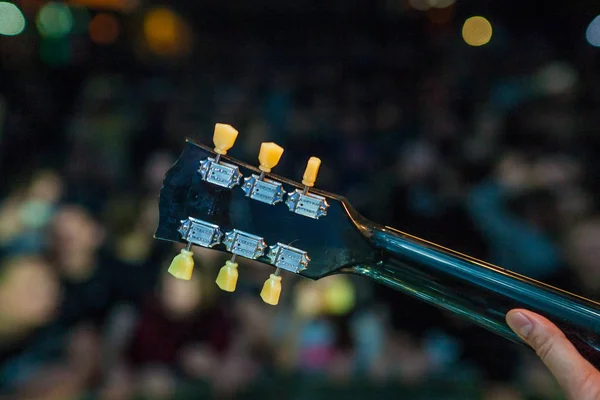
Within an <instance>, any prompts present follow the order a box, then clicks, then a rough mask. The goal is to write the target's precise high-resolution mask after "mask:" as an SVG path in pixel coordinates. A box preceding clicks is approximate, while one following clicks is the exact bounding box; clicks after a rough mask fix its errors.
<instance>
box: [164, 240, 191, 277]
mask: <svg viewBox="0 0 600 400" xmlns="http://www.w3.org/2000/svg"><path fill="white" fill-rule="evenodd" d="M193 255H194V253H193V252H192V251H190V249H189V246H188V248H187V249H182V250H181V253H179V254H177V255H176V256H175V258H173V261H171V265H170V266H169V269H168V271H169V273H170V274H171V275H173V276H174V277H175V278H177V279H184V280H186V281H189V280H190V279H192V272H193V271H194V258H193Z"/></svg>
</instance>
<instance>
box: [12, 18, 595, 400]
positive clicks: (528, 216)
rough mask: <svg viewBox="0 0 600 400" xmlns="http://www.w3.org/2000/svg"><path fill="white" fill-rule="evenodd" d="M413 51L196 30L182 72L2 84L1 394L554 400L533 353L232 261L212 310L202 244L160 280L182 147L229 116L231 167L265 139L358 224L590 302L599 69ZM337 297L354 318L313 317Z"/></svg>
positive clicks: (523, 51) (527, 47) (295, 173)
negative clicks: (168, 179)
mask: <svg viewBox="0 0 600 400" xmlns="http://www.w3.org/2000/svg"><path fill="white" fill-rule="evenodd" d="M495 26H497V25H495ZM497 31H498V32H501V33H502V29H501V27H499V28H497ZM425 38H426V39H425ZM425 38H423V37H421V36H419V35H416V34H415V35H391V36H390V37H388V38H387V39H385V40H384V39H382V38H381V37H377V36H376V35H350V34H348V36H344V37H341V36H340V35H336V34H326V35H323V37H320V38H318V40H316V39H315V40H312V39H313V38H312V37H311V39H310V40H305V41H302V40H298V41H297V42H293V43H288V42H286V41H284V40H277V39H276V38H271V39H270V40H265V39H264V38H261V37H252V36H247V37H244V39H243V40H241V39H240V38H236V37H226V36H220V35H218V34H216V35H214V36H210V35H208V34H206V35H204V36H203V38H202V41H201V43H199V44H197V45H198V48H199V49H200V50H198V51H197V53H196V54H194V55H192V56H190V57H191V58H189V59H186V61H185V62H183V63H179V64H178V63H173V65H162V64H161V65H158V66H153V67H152V68H150V67H148V66H147V65H143V64H141V63H139V62H136V61H135V60H133V59H130V58H129V56H128V55H127V54H126V52H125V51H124V50H122V49H119V51H114V52H113V53H109V52H102V53H100V55H98V57H99V59H101V60H103V61H99V62H98V64H94V65H88V66H86V67H85V68H83V67H81V66H78V67H72V68H63V69H60V70H56V71H51V72H49V71H48V70H47V69H46V68H45V67H43V66H40V65H38V64H34V63H32V65H31V66H29V67H27V68H24V67H23V64H22V63H23V61H22V60H21V61H19V62H20V63H21V64H19V62H16V64H18V65H19V67H18V68H14V65H15V63H7V65H5V66H4V67H2V70H1V71H0V74H1V75H0V78H1V79H2V81H1V82H0V167H1V168H2V169H1V171H2V172H1V174H2V177H3V184H2V185H1V187H0V195H1V198H0V200H1V202H0V265H1V267H0V388H1V389H2V391H0V393H6V394H7V395H8V394H11V393H12V394H14V395H16V396H17V398H28V399H29V398H31V399H75V398H97V399H107V400H108V399H129V398H134V397H136V396H137V397H139V398H174V397H175V396H176V395H181V396H188V397H185V398H206V397H209V396H213V395H216V396H224V397H229V396H236V395H237V396H242V394H243V393H252V390H253V388H257V387H260V388H262V389H261V391H260V394H261V396H262V397H265V396H267V397H268V396H269V395H273V396H278V397H277V398H280V397H282V396H287V397H291V398H313V397H314V398H317V397H316V396H317V395H316V394H315V393H324V392H323V390H324V389H323V387H324V386H315V385H314V382H320V383H323V385H327V387H332V388H344V387H351V385H353V384H355V382H357V381H360V382H365V383H364V385H374V386H375V387H383V386H386V385H389V384H393V385H398V387H400V388H403V389H402V390H404V391H403V392H396V394H398V395H400V394H399V393H409V391H410V390H418V389H419V388H422V389H423V390H426V389H427V388H431V387H432V386H435V385H434V383H433V382H438V381H439V382H448V381H449V382H453V383H454V386H457V385H458V386H460V385H462V384H459V383H460V382H468V385H467V387H468V388H470V389H464V390H467V391H468V390H473V388H474V390H475V391H476V393H477V394H472V395H467V394H465V393H467V392H461V393H462V394H460V395H457V396H458V397H457V398H480V397H479V396H480V395H482V396H484V397H485V398H486V399H500V400H504V399H507V400H508V399H510V400H517V399H525V398H546V399H549V398H554V397H555V396H559V395H557V394H556V393H557V392H556V388H555V385H554V383H553V381H552V379H551V378H550V377H549V375H548V374H547V373H546V372H545V371H544V369H543V367H542V366H541V364H540V363H539V362H538V361H537V360H536V359H535V357H534V354H532V353H530V352H528V351H525V349H524V348H523V349H522V348H520V347H516V346H515V345H513V344H511V343H509V342H507V341H505V340H504V339H501V338H499V337H496V336H495V335H493V334H491V333H488V332H486V331H484V330H482V329H479V328H477V327H474V326H471V325H470V324H466V323H464V322H463V321H461V320H459V319H456V318H455V317H453V316H451V315H447V314H446V313H444V312H441V311H438V310H437V309H434V308H432V307H430V306H428V305H425V304H421V303H420V302H418V301H416V300H413V299H411V298H409V297H407V296H406V295H403V294H400V293H397V292H392V291H390V290H388V289H385V288H383V287H380V286H375V285H374V284H372V283H370V282H367V281H365V280H360V279H359V280H355V279H354V278H348V277H331V278H327V279H324V280H322V281H317V282H307V281H303V280H300V281H297V282H294V284H293V285H291V284H290V285H285V284H284V289H283V297H282V302H281V304H280V306H278V307H271V306H268V305H266V304H264V303H262V301H261V300H260V297H259V296H258V292H259V290H260V286H261V285H262V281H263V280H264V279H265V276H264V269H262V270H261V269H258V268H253V267H252V264H251V263H249V262H247V263H246V264H244V263H242V265H241V268H242V270H243V271H244V273H243V274H241V277H240V283H239V288H238V290H237V291H236V292H235V293H234V294H228V293H224V292H219V291H218V290H217V288H216V285H215V284H214V279H215V278H216V274H217V271H218V269H219V268H220V267H221V265H222V263H223V262H224V260H225V258H224V257H225V256H224V255H221V254H218V253H214V252H211V251H203V250H200V249H196V250H195V254H196V255H195V259H196V265H197V266H196V270H195V272H194V278H193V280H192V281H190V282H187V281H180V280H177V279H175V278H173V277H172V276H170V275H169V274H167V273H166V269H167V266H168V265H169V262H170V260H171V259H172V257H173V256H174V255H176V254H177V252H178V249H179V247H178V246H176V245H173V244H171V243H165V242H160V241H156V240H154V239H153V232H154V229H155V228H156V224H157V199H158V193H159V191H160V188H161V183H162V178H163V176H164V174H165V172H166V171H167V170H168V168H169V167H170V166H171V165H172V164H173V162H174V161H175V159H176V157H177V156H178V154H179V152H180V151H181V150H182V149H183V145H184V140H185V138H186V137H189V138H192V139H195V140H197V141H200V142H204V143H208V144H210V141H211V137H212V127H213V126H214V123H215V122H224V123H229V124H232V125H233V126H234V127H236V128H237V129H238V130H239V131H240V135H239V139H238V141H237V143H236V145H235V146H234V148H233V149H232V152H231V154H232V155H233V156H234V157H237V158H240V159H242V160H244V161H247V162H252V163H254V162H256V157H257V154H258V149H259V146H260V143H261V142H262V141H275V142H276V143H278V144H280V145H282V146H283V147H284V148H285V151H286V153H285V155H284V157H283V159H282V162H281V164H280V165H279V166H278V167H277V168H278V173H279V174H282V175H286V176H289V177H290V178H293V179H297V178H299V177H300V176H301V173H302V169H303V167H304V165H303V162H304V160H305V159H306V158H307V157H308V156H312V155H315V156H319V157H321V158H322V160H323V164H322V168H321V173H320V175H319V179H318V182H317V185H318V186H319V187H320V188H322V189H324V190H328V191H332V192H335V193H338V194H341V195H344V196H346V197H348V198H349V199H350V201H351V202H352V204H353V205H355V207H356V208H357V209H358V210H359V211H360V212H361V213H363V214H364V215H365V216H367V217H368V218H371V219H373V220H374V221H376V222H380V223H383V224H385V225H389V226H393V227H396V228H398V229H400V230H402V231H405V232H408V233H411V234H413V235H416V236H419V237H423V238H425V239H427V240H430V241H433V242H436V243H439V244H441V245H444V246H446V247H450V248H453V249H455V250H458V251H461V252H464V253H467V254H469V255H472V256H475V257H478V258H481V259H484V260H486V261H489V262H492V263H494V264H497V265H500V266H502V267H504V268H507V269H511V270H513V271H516V272H518V273H522V274H524V275H527V276H530V277H532V278H535V279H538V280H541V281H544V282H548V283H551V284H554V285H556V286H559V287H561V288H564V289H567V290H570V291H573V292H576V293H578V294H582V295H585V296H588V297H589V298H592V299H596V300H600V296H599V295H600V264H598V260H599V259H600V218H599V216H598V214H597V212H598V208H597V206H598V204H597V201H596V198H597V193H598V188H597V182H599V181H600V180H599V179H598V178H600V162H599V161H598V158H597V157H595V156H596V155H597V154H598V148H599V145H600V134H599V133H598V130H597V129H598V128H597V127H598V125H599V122H600V121H599V119H598V118H599V117H598V116H599V115H600V113H599V112H598V111H599V110H600V75H598V72H597V71H598V61H599V59H598V56H597V55H595V54H594V53H593V50H591V49H590V48H587V47H585V43H584V42H583V41H582V42H581V43H578V44H576V45H573V46H572V47H571V48H566V49H565V48H560V47H558V46H555V44H554V43H553V41H552V40H551V39H550V38H546V37H545V36H544V35H542V34H540V33H539V32H532V33H530V34H529V35H520V36H519V40H515V38H514V37H510V35H509V33H508V32H503V33H502V34H499V35H498V38H497V39H496V38H495V40H496V41H495V42H494V41H492V43H491V44H490V45H489V46H486V47H485V48H481V49H474V48H469V47H468V46H466V45H465V44H464V43H463V42H462V41H461V40H460V37H459V36H458V35H456V34H455V32H454V31H449V32H430V33H429V34H428V36H425ZM14 40H22V42H19V45H16V46H15V45H13V50H14V49H16V48H19V51H18V53H19V54H18V55H15V58H18V57H21V58H27V57H29V56H30V55H28V54H29V53H28V51H27V46H28V45H29V46H33V44H28V43H27V39H26V38H25V39H14ZM19 46H24V47H19ZM9 54H10V53H9ZM4 57H5V58H6V57H8V56H7V55H4ZM107 57H108V58H110V57H114V58H115V60H117V59H118V60H120V61H115V60H113V61H111V62H109V61H106V58H107ZM335 290H338V291H339V290H342V291H345V292H348V293H351V294H350V295H349V296H350V297H351V298H352V299H353V302H352V306H351V307H344V308H342V309H319V310H314V309H312V308H311V307H310V305H307V304H310V301H311V299H313V298H314V297H315V296H317V297H318V296H327V295H328V293H330V292H332V291H335ZM346 295H347V296H348V294H347V293H346ZM277 382H286V385H287V386H285V387H282V386H281V385H279V386H278V385H277ZM303 382H309V383H306V384H304V383H303ZM311 382H312V383H311ZM276 387H277V390H275V389H274V388H276ZM186 390H188V391H187V392H186ZM311 390H312V391H311ZM340 390H341V389H340ZM357 390H358V389H357ZM444 390H447V391H446V392H445V396H446V397H439V398H445V399H446V398H450V397H448V396H450V389H444ZM292 392H293V393H294V394H291V393H292ZM359 392H360V391H356V392H354V394H355V395H356V394H357V393H359ZM182 393H183V394H182ZM186 393H187V394H186ZM373 393H376V392H371V395H372V396H373ZM415 393H417V392H415ZM382 396H383V395H382ZM469 396H473V397H469ZM536 396H537V397H536ZM349 397H352V396H349ZM410 398H413V399H416V398H418V397H417V395H416V394H415V395H413V396H412V397H410ZM424 398H438V397H434V395H432V394H429V395H428V397H424ZM556 398H560V397H556Z"/></svg>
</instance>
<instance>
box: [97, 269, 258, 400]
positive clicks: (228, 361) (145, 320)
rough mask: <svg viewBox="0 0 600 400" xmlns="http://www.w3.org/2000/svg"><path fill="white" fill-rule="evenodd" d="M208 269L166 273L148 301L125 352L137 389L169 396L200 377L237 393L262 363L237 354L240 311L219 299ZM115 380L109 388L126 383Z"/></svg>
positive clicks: (217, 387) (216, 387)
mask: <svg viewBox="0 0 600 400" xmlns="http://www.w3.org/2000/svg"><path fill="white" fill-rule="evenodd" d="M202 271H203V269H202V268H197V272H196V273H195V275H194V277H193V278H192V280H191V281H183V280H179V279H175V278H174V277H172V276H171V275H169V274H167V273H166V272H165V273H163V274H162V275H161V279H160V283H159V287H158V289H157V291H156V293H155V294H153V295H152V296H150V297H148V298H146V300H145V302H144V303H143V306H142V308H141V310H140V313H139V317H138V319H137V322H136V324H135V327H134V328H133V332H132V334H131V336H130V340H129V343H128V344H127V345H126V347H125V349H124V354H123V355H122V362H123V363H124V364H123V365H124V366H125V368H126V369H127V370H128V371H129V372H127V373H128V374H131V376H132V380H131V383H132V384H133V386H134V390H135V391H137V392H139V393H143V394H146V395H149V396H151V397H154V396H157V395H159V396H160V397H164V398H169V397H170V396H172V395H173V393H174V390H176V387H177V386H178V385H180V384H181V383H182V382H186V381H190V380H191V381H195V380H199V381H202V382H205V383H208V384H210V385H211V387H212V388H213V390H215V391H216V392H217V393H230V394H234V393H235V392H236V391H237V390H240V389H241V388H243V387H244V386H245V385H246V384H247V383H248V382H249V377H251V376H253V374H254V372H253V371H254V370H255V369H256V366H253V365H252V364H248V361H247V360H248V359H247V357H245V354H244V353H243V352H242V353H241V354H238V353H236V352H237V351H238V350H239V349H238V348H237V347H239V346H238V345H237V344H236V342H237V341H239V340H243V339H244V335H238V334H236V335H233V332H234V329H235V319H234V316H233V315H232V313H231V312H230V311H228V307H227V306H226V305H227V303H224V302H217V301H216V300H217V298H216V292H215V290H216V289H215V287H214V282H213V280H212V279H210V278H209V275H208V274H207V273H205V272H202ZM241 350H242V351H243V350H245V349H241ZM114 379H115V380H116V379H120V378H119V377H117V376H115V377H114ZM115 380H112V381H109V382H108V383H107V387H108V388H110V387H111V386H112V385H123V382H115ZM108 388H107V389H106V391H107V392H110V391H111V390H109V389H108Z"/></svg>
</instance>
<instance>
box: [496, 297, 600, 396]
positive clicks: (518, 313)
mask: <svg viewBox="0 0 600 400" xmlns="http://www.w3.org/2000/svg"><path fill="white" fill-rule="evenodd" d="M506 322H507V323H508V326H510V328H511V329H512V330H513V331H515V333H516V334H517V335H519V336H520V337H521V338H523V340H525V341H526V342H527V343H528V344H529V345H530V346H531V347H533V349H534V350H535V351H536V353H537V355H538V356H539V357H540V358H541V359H542V361H543V362H544V364H545V365H546V367H548V369H549V370H550V372H551V373H552V375H554V377H555V378H556V380H557V381H558V384H559V385H560V386H561V387H562V388H563V390H564V391H565V394H566V395H567V397H569V398H573V399H581V400H587V399H595V398H598V397H597V396H598V395H600V372H598V371H597V370H596V368H594V367H593V366H592V365H591V364H590V363H589V362H588V361H586V360H585V359H584V358H583V357H582V356H581V355H580V354H579V352H578V351H577V349H576V348H575V347H574V346H573V344H571V342H570V341H569V340H568V339H567V338H566V337H565V335H564V334H563V333H562V332H561V331H560V329H558V328H557V327H556V325H554V324H553V323H552V322H550V321H548V320H547V319H546V318H544V317H542V316H540V315H537V314H534V313H532V312H531V311H526V310H520V309H519V310H511V311H510V312H509V313H508V314H507V315H506Z"/></svg>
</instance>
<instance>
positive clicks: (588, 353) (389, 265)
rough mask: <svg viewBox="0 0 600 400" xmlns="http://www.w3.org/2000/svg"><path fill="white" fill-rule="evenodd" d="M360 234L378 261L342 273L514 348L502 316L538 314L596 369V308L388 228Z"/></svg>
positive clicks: (599, 321)
mask: <svg viewBox="0 0 600 400" xmlns="http://www.w3.org/2000/svg"><path fill="white" fill-rule="evenodd" d="M361 230H362V231H363V234H365V235H366V236H367V237H368V238H369V240H370V242H371V243H372V245H373V246H374V247H375V248H376V249H377V250H378V252H379V254H378V256H377V260H376V261H375V262H374V263H369V264H368V265H367V264H365V265H356V266H353V267H351V268H348V269H346V271H345V272H349V273H354V274H359V275H363V276H367V277H369V278H371V279H373V280H375V281H376V282H379V283H382V284H384V285H387V286H389V287H391V288H393V289H395V290H398V291H400V292H404V293H406V294H408V295H411V296H414V297H417V298H418V299H421V300H423V301H425V302H427V303H430V304H432V305H435V306H438V307H440V308H442V309H445V310H448V311H451V312H452V313H454V314H457V315H459V316H461V317H463V318H465V319H468V320H470V321H472V322H474V323H476V324H478V325H480V326H482V327H484V328H486V329H488V330H490V331H492V332H495V333H497V334H499V335H501V336H503V337H505V338H507V339H509V340H511V341H514V342H518V343H523V341H522V340H521V339H520V338H519V336H517V335H516V334H515V333H514V332H513V331H512V330H511V329H510V328H509V327H508V325H507V324H506V322H505V316H506V313H507V312H508V311H509V310H511V309H514V308H525V309H528V310H531V311H534V312H537V313H539V314H540V315H543V316H545V317H546V318H548V319H549V320H551V321H552V322H554V323H555V324H556V325H557V326H558V327H559V328H561V329H562V330H563V332H564V333H565V335H566V336H567V337H568V338H569V339H570V340H571V342H572V343H573V344H574V345H575V347H576V348H577V349H578V350H579V352H580V353H581V354H582V355H583V356H584V357H585V358H586V359H587V360H588V361H590V362H591V363H592V364H593V365H594V366H596V367H597V368H600V334H599V333H600V304H598V303H596V302H593V301H591V300H587V299H584V298H582V297H579V296H576V295H574V294H571V293H567V292H565V291H562V290H560V289H556V288H554V287H551V286H549V285H546V284H543V283H541V282H538V281H535V280H533V279H530V278H527V277H524V276H522V275H519V274H516V273H513V272H511V271H508V270H505V269H502V268H498V267H496V266H494V265H491V264H488V263H485V262H483V261H479V260H476V259H474V258H472V257H469V256H466V255H463V254H460V253H458V252H455V251H452V250H448V249H445V248H443V247H441V246H438V245H435V244H433V243H429V242H426V241H424V240H421V239H419V238H416V237H413V236H410V235H407V234H404V233H401V232H398V231H396V230H393V229H390V228H384V227H381V226H376V225H372V224H365V225H362V226H361Z"/></svg>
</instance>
